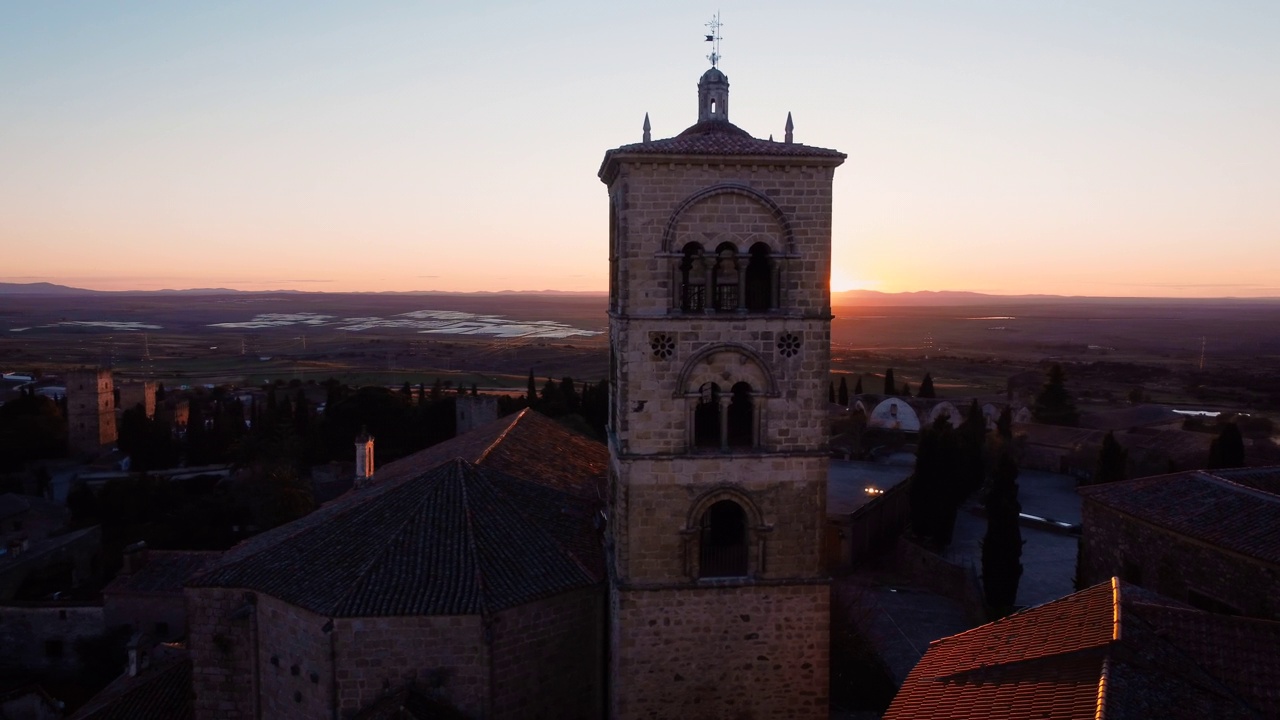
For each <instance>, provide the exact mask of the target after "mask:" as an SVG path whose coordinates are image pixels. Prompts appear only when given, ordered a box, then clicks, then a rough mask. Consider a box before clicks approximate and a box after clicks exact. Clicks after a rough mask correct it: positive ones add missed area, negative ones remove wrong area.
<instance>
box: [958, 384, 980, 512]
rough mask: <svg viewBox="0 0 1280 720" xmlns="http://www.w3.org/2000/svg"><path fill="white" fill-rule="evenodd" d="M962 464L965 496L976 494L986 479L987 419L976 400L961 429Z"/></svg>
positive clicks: (970, 404)
mask: <svg viewBox="0 0 1280 720" xmlns="http://www.w3.org/2000/svg"><path fill="white" fill-rule="evenodd" d="M958 435H959V444H960V463H959V465H958V467H957V470H958V472H959V476H960V483H961V487H963V488H964V493H965V495H966V496H967V495H969V494H971V493H974V492H976V491H977V490H978V489H979V488H981V487H982V481H983V480H984V479H985V478H986V458H985V452H986V439H987V418H986V416H985V415H983V414H982V407H981V406H979V405H978V401H977V399H976V398H975V399H974V400H972V401H971V402H970V403H969V412H968V413H966V414H965V417H964V422H962V423H960V428H959V433H958Z"/></svg>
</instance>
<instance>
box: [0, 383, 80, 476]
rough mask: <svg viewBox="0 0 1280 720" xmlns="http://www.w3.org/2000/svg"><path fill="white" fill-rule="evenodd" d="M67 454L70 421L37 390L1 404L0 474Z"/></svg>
mask: <svg viewBox="0 0 1280 720" xmlns="http://www.w3.org/2000/svg"><path fill="white" fill-rule="evenodd" d="M66 454H67V420H66V416H65V415H64V414H63V411H62V409H60V408H59V406H58V403H57V402H55V401H54V400H51V399H49V398H47V397H45V396H43V395H38V394H36V392H35V391H34V390H21V391H19V394H18V397H17V398H15V399H13V400H10V401H9V402H7V403H5V404H4V405H0V472H3V471H16V470H18V469H20V468H21V467H22V466H23V465H24V464H26V463H27V462H29V461H31V460H39V459H43V458H55V457H62V456H64V455H66Z"/></svg>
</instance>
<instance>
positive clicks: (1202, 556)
mask: <svg viewBox="0 0 1280 720" xmlns="http://www.w3.org/2000/svg"><path fill="white" fill-rule="evenodd" d="M1081 513H1082V519H1083V525H1084V533H1083V535H1082V547H1081V558H1080V572H1081V574H1082V576H1083V577H1082V579H1083V580H1084V584H1083V585H1082V587H1087V586H1089V585H1094V584H1097V583H1100V582H1104V581H1106V580H1108V579H1109V578H1111V577H1113V576H1114V577H1119V578H1120V579H1122V580H1125V581H1127V582H1131V583H1133V584H1134V585H1138V586H1140V587H1144V588H1147V589H1148V590H1153V591H1155V592H1158V593H1160V594H1161V595H1165V596H1167V597H1171V598H1173V599H1175V600H1181V601H1183V602H1186V603H1189V604H1191V605H1198V606H1203V605H1204V603H1203V600H1201V598H1210V599H1212V600H1216V601H1217V602H1220V603H1223V604H1225V605H1227V606H1230V607H1232V608H1234V609H1235V610H1237V611H1238V612H1240V613H1241V614H1243V615H1248V616H1251V617H1258V618H1264V619H1268V620H1280V567H1277V566H1275V565H1272V564H1270V563H1266V562H1263V561H1261V560H1257V559H1253V558H1249V557H1246V556H1244V555H1240V554H1237V553H1234V552H1230V551H1227V550H1223V549H1221V548H1218V547H1214V546H1212V545H1209V544H1207V543H1203V542H1200V541H1197V540H1193V539H1191V538H1188V537H1186V536H1184V535H1179V534H1176V533H1173V532H1170V531H1168V530H1165V529H1163V528H1159V527H1156V526H1154V525H1151V524H1148V523H1146V522H1143V521H1141V520H1138V519H1136V518H1133V517H1130V516H1128V515H1125V514H1123V513H1119V512H1116V511H1114V510H1111V509H1110V508H1107V507H1105V506H1102V505H1100V504H1098V503H1096V502H1091V501H1090V500H1088V499H1086V500H1085V501H1084V504H1083V506H1082V508H1081ZM1206 609H1210V608H1206Z"/></svg>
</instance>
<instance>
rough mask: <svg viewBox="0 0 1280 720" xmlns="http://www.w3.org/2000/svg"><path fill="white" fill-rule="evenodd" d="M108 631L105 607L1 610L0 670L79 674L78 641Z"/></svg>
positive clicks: (11, 607) (10, 607) (41, 606)
mask: <svg viewBox="0 0 1280 720" xmlns="http://www.w3.org/2000/svg"><path fill="white" fill-rule="evenodd" d="M104 630H105V627H104V626H103V624H102V606H101V605H71V604H54V603H48V604H45V603H41V604H39V605H36V606H27V605H5V606H0V669H6V668H7V669H11V670H51V671H62V672H76V671H78V670H79V668H80V656H79V654H78V653H77V652H76V649H75V643H76V640H80V639H82V638H90V637H95V636H98V635H101V634H102V633H103V631H104Z"/></svg>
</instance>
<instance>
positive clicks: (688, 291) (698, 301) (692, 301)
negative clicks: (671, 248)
mask: <svg viewBox="0 0 1280 720" xmlns="http://www.w3.org/2000/svg"><path fill="white" fill-rule="evenodd" d="M706 306H707V266H706V260H704V259H703V257H702V246H701V245H699V244H698V243H696V242H691V243H689V244H687V245H685V246H684V257H682V258H681V259H680V309H681V310H683V311H685V312H694V311H701V310H702V309H703V308H705V307H706Z"/></svg>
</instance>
